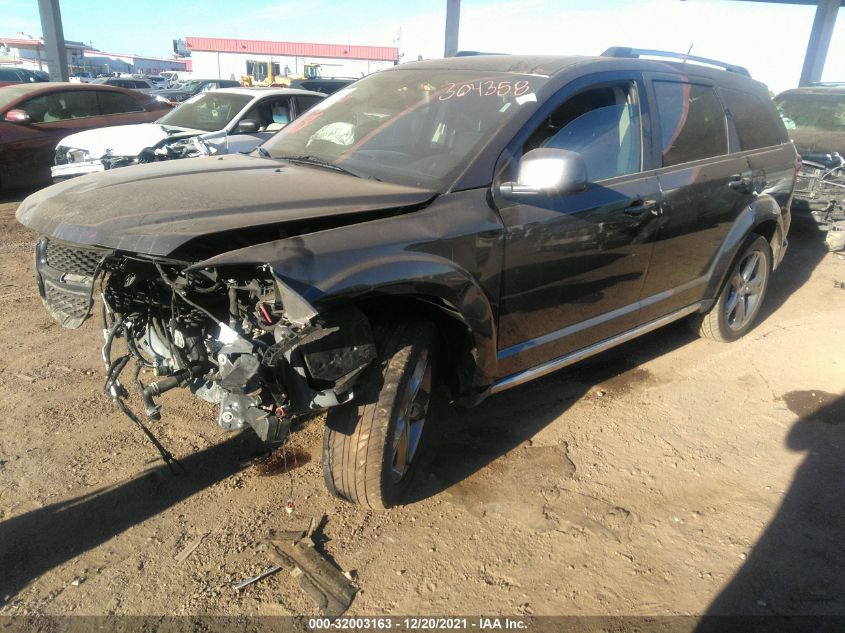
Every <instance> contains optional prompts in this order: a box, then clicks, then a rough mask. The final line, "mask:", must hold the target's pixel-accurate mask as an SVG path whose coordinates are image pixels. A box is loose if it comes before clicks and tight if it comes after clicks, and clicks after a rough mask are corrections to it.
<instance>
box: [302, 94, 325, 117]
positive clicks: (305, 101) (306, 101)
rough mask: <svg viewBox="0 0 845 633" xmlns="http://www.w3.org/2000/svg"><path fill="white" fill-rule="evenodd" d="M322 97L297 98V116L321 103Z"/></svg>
mask: <svg viewBox="0 0 845 633" xmlns="http://www.w3.org/2000/svg"><path fill="white" fill-rule="evenodd" d="M320 101H322V99H321V98H320V97H296V114H297V116H299V115H300V114H302V113H303V112H305V111H306V110H307V109H308V108H310V107H312V106H314V105H316V104H318V103H320Z"/></svg>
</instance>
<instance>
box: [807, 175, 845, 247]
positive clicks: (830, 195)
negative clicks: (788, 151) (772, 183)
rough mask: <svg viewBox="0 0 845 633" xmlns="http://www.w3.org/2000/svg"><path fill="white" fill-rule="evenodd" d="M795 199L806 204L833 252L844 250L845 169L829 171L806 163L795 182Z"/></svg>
mask: <svg viewBox="0 0 845 633" xmlns="http://www.w3.org/2000/svg"><path fill="white" fill-rule="evenodd" d="M795 198H796V199H797V200H800V201H802V202H803V203H805V204H807V205H808V206H809V209H810V214H811V215H812V216H813V219H815V221H816V222H817V223H818V225H819V228H820V229H821V230H822V231H826V232H827V235H826V237H825V243H826V244H827V248H828V250H829V251H831V252H836V251H843V250H845V166H843V165H839V166H837V167H834V168H833V169H829V168H827V167H825V166H824V165H821V164H818V163H813V162H810V161H804V164H803V169H802V171H801V173H800V174H799V176H798V179H797V180H796V182H795Z"/></svg>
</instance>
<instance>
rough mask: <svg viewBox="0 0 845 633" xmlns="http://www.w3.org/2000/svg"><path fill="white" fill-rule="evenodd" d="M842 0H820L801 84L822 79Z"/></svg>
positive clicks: (804, 84)
mask: <svg viewBox="0 0 845 633" xmlns="http://www.w3.org/2000/svg"><path fill="white" fill-rule="evenodd" d="M840 3H841V0H819V5H818V7H816V17H815V19H814V20H813V30H812V31H811V32H810V41H809V42H808V43H807V54H806V56H805V57H804V67H803V68H802V69H801V79H800V80H799V81H798V85H799V86H807V85H809V84H811V83H814V82H818V81H821V79H822V71H823V70H824V62H825V60H826V59H827V51H828V49H829V48H830V38H831V37H832V36H833V27H834V26H835V25H836V15H837V13H839V6H840Z"/></svg>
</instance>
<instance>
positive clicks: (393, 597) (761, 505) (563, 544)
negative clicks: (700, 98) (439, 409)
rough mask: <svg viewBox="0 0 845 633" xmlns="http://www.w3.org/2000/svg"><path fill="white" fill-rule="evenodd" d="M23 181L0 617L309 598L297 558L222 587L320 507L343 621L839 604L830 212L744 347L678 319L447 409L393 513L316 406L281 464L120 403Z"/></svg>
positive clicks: (6, 235) (197, 417)
mask: <svg viewBox="0 0 845 633" xmlns="http://www.w3.org/2000/svg"><path fill="white" fill-rule="evenodd" d="M21 197H22V196H11V197H9V196H7V197H6V198H5V199H4V200H3V201H2V202H0V350H2V353H0V605H2V606H0V615H32V614H65V613H75V614H139V615H141V614H144V615H148V614H176V615H178V614H230V615H231V614H235V615H237V614H250V615H258V614H316V608H315V606H314V604H313V603H312V602H311V601H310V599H309V598H308V597H307V596H306V595H305V594H304V593H303V592H302V591H301V589H300V588H299V586H298V585H297V584H296V583H295V582H293V580H292V579H291V578H290V576H289V575H287V574H286V573H284V572H283V573H280V574H277V575H275V576H272V577H270V578H267V579H265V580H263V581H261V582H259V583H256V584H255V585H252V586H251V587H249V588H247V589H246V590H245V591H243V592H242V593H238V592H236V591H235V590H234V589H232V588H231V587H230V585H229V583H230V581H232V580H239V579H242V578H245V577H247V576H251V575H254V574H256V573H258V572H260V571H262V570H264V569H265V568H266V567H267V566H268V564H269V563H268V560H267V559H266V556H265V554H264V553H263V552H262V551H261V547H260V546H259V543H260V541H261V539H263V538H265V537H266V536H267V534H268V532H269V531H270V530H276V531H282V530H292V529H298V528H302V527H304V526H305V525H307V523H308V519H309V518H310V517H320V516H322V515H323V514H325V515H326V516H327V520H326V521H324V522H323V523H322V524H321V525H320V527H319V528H318V530H317V535H318V540H319V545H318V547H319V549H320V551H323V552H325V553H326V554H327V555H328V556H330V557H331V559H332V560H334V561H335V562H336V564H337V565H339V566H340V567H341V568H342V569H344V570H350V571H351V572H352V574H353V577H354V578H355V579H356V582H357V583H358V584H359V585H360V588H361V590H360V593H359V594H358V595H357V597H356V598H355V601H354V602H353V604H352V607H351V609H350V611H349V614H368V615H377V614H395V615H409V614H434V615H444V614H501V615H514V616H519V615H527V614H538V615H542V614H582V615H590V614H621V615H634V614H648V615H668V614H703V613H759V614H769V613H775V614H793V613H802V614H806V613H838V614H845V548H843V547H842V540H843V533H845V504H843V502H842V500H843V493H845V457H844V456H845V451H843V449H845V423H843V422H845V398H843V389H845V290H843V289H839V288H837V287H835V285H834V282H835V281H845V260H843V259H842V258H840V257H838V256H836V255H833V254H828V253H826V252H825V250H824V244H823V236H822V235H821V234H819V233H817V232H816V230H815V228H814V227H813V226H812V225H810V224H806V223H803V222H796V224H795V226H794V227H793V231H792V234H791V236H790V237H791V242H792V243H791V246H790V250H789V252H788V254H787V257H786V260H785V263H784V265H783V268H782V269H781V270H780V271H778V272H777V273H776V274H775V275H774V277H773V281H772V285H771V287H770V294H769V296H768V299H767V302H766V306H765V308H764V310H765V313H764V314H763V318H762V322H761V323H760V324H759V326H758V327H757V328H756V329H755V330H753V331H752V333H751V334H750V335H749V336H748V337H746V338H745V339H744V340H742V341H740V342H738V343H735V344H732V345H721V344H717V343H713V342H708V341H704V340H700V339H697V338H695V337H694V336H693V335H692V334H690V333H689V331H688V329H687V328H686V327H685V325H684V324H683V323H680V324H675V325H672V326H669V327H667V328H664V329H662V330H660V331H658V332H655V333H653V334H651V335H649V336H647V337H645V338H643V339H640V340H638V341H634V342H632V343H630V344H627V345H625V346H623V347H621V348H618V349H616V350H613V351H611V352H609V353H606V354H604V355H602V356H600V357H596V358H594V359H592V360H590V361H588V362H587V363H584V364H581V365H579V366H576V367H573V368H570V369H568V370H565V371H564V372H562V373H557V374H555V375H552V376H550V377H547V378H545V379H542V380H540V381H539V382H535V383H533V384H529V385H526V386H524V387H521V388H517V389H514V390H512V391H510V392H507V393H505V394H502V395H500V396H497V397H494V398H491V399H490V400H488V401H487V402H486V403H484V404H483V405H482V406H481V407H479V408H477V409H474V410H471V411H455V412H453V413H450V414H449V415H448V416H446V417H445V418H444V419H442V420H440V421H439V423H438V429H437V430H438V431H439V433H438V435H437V440H436V445H435V446H434V448H433V450H432V451H430V453H429V455H428V460H427V461H426V462H425V464H424V469H423V472H422V473H421V474H420V477H418V479H417V481H416V482H415V487H414V489H413V491H412V493H413V494H412V496H413V499H412V501H411V503H409V505H407V506H404V507H401V508H397V509H394V510H392V511H390V512H388V513H384V514H378V513H373V512H369V511H365V510H362V509H359V508H357V507H354V506H351V505H348V504H346V503H343V502H341V501H339V500H337V499H335V498H333V497H331V496H330V495H329V494H328V493H327V492H326V490H325V489H324V486H323V481H322V475H321V470H320V446H321V437H322V428H321V420H319V419H317V420H314V421H311V422H309V423H308V424H306V425H305V427H304V428H303V429H302V430H301V431H300V432H299V433H297V434H296V435H295V436H294V437H293V439H292V443H291V449H292V451H293V453H295V456H296V459H295V461H296V464H295V465H296V468H294V469H292V470H290V471H289V472H284V469H283V468H282V467H281V466H279V465H276V467H273V465H271V466H269V467H267V466H264V467H259V466H256V465H254V464H253V465H249V464H245V463H244V462H245V461H247V460H248V459H249V457H250V456H251V455H253V454H254V453H255V452H256V451H257V450H258V449H259V444H258V442H257V441H256V440H254V439H253V437H252V435H251V434H250V433H243V434H239V435H228V434H227V433H225V432H224V431H223V430H221V429H220V428H218V427H217V426H216V423H215V420H216V414H215V411H214V409H213V408H212V407H211V406H210V405H207V404H204V403H201V402H198V401H196V400H194V399H193V398H192V397H190V394H186V393H175V392H171V393H169V394H167V395H166V396H165V397H163V398H162V403H163V404H164V407H163V420H162V422H160V423H154V424H152V427H153V428H154V430H155V431H156V433H157V434H158V435H159V437H160V438H161V440H162V442H163V443H164V445H165V446H167V447H168V448H169V449H170V450H171V451H172V452H173V453H175V454H176V455H177V456H178V457H179V458H180V459H181V460H182V461H183V463H184V464H185V466H186V468H187V470H188V474H187V475H184V476H174V475H172V474H170V472H169V471H168V470H167V469H166V468H165V467H163V466H162V464H161V462H160V461H157V459H156V458H157V453H156V452H155V450H154V449H153V448H152V446H151V445H150V444H149V443H148V442H147V441H146V439H145V438H144V437H143V436H142V434H141V433H140V432H139V431H138V430H137V429H136V428H135V427H133V426H132V425H131V423H130V422H129V421H128V420H127V419H126V418H124V417H122V416H121V415H120V414H119V413H118V412H117V411H116V409H115V408H113V405H112V404H111V403H110V402H109V401H108V400H107V399H106V398H105V397H104V396H103V394H102V384H103V376H102V365H101V362H100V360H99V355H98V354H99V347H100V345H101V344H102V337H101V334H100V332H99V331H98V328H97V324H96V323H95V322H94V321H89V322H87V323H86V324H85V325H84V326H83V327H82V328H81V329H80V330H78V331H76V332H70V331H64V330H62V329H61V328H60V327H59V326H58V325H57V324H55V323H53V322H52V321H51V320H50V318H49V316H48V315H47V313H46V311H45V310H44V309H43V308H42V306H41V304H40V302H39V299H38V296H37V291H36V287H35V283H34V279H33V274H32V243H33V240H34V237H35V236H34V235H33V234H32V233H31V232H29V231H27V230H25V229H24V228H22V227H21V226H20V225H18V224H17V223H16V222H15V220H14V211H15V208H16V206H17V203H18V202H19V200H20V199H21ZM135 404H136V405H137V402H136V403H135ZM290 457H291V461H293V455H291V456H290ZM288 498H292V499H293V500H294V503H295V511H294V512H293V513H292V514H288V513H286V511H285V503H286V501H287V499H288ZM203 535H205V537H204V539H203V540H202V541H201V543H200V544H199V546H198V547H197V548H196V550H195V551H194V552H193V554H192V555H191V556H189V557H188V558H187V559H186V560H184V561H183V562H181V563H179V562H176V560H174V556H175V555H176V554H177V553H179V552H181V551H182V550H183V549H184V548H185V547H186V546H188V545H189V544H191V543H193V542H194V541H195V540H196V539H198V538H200V537H202V536H203Z"/></svg>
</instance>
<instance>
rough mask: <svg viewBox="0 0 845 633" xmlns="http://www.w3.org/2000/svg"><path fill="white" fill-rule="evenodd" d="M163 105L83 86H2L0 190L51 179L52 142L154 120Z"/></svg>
mask: <svg viewBox="0 0 845 633" xmlns="http://www.w3.org/2000/svg"><path fill="white" fill-rule="evenodd" d="M169 109H170V106H169V105H168V104H166V103H162V102H160V101H156V100H155V99H151V98H150V97H148V96H146V95H143V94H141V93H140V92H135V91H132V90H124V89H122V88H113V87H111V86H95V85H93V84H82V83H60V82H49V83H30V84H19V85H16V86H5V87H2V88H0V189H13V188H19V187H32V186H35V185H40V184H48V183H50V181H51V178H50V168H51V167H52V165H53V159H54V155H55V152H56V143H58V142H59V140H61V139H62V138H64V137H66V136H68V135H69V134H72V133H74V132H79V131H81V130H90V129H92V128H97V127H104V126H107V125H109V126H116V125H126V124H129V123H144V122H147V121H155V120H156V119H158V118H159V117H160V116H161V115H162V114H163V113H164V112H166V111H167V110H169Z"/></svg>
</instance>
